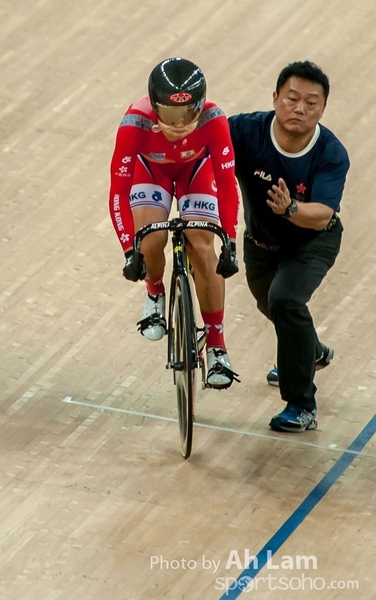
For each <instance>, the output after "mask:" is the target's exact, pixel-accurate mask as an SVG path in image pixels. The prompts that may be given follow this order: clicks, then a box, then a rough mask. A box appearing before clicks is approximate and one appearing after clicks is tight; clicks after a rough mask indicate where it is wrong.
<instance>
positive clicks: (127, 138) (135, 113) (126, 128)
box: [109, 97, 239, 250]
mask: <svg viewBox="0 0 376 600" xmlns="http://www.w3.org/2000/svg"><path fill="white" fill-rule="evenodd" d="M138 155H139V156H141V157H142V158H143V160H146V161H147V162H150V163H157V164H158V165H159V166H160V168H162V169H164V168H165V170H166V171H167V172H168V171H169V165H171V163H174V164H175V165H179V164H181V165H184V164H185V163H191V161H195V160H196V161H197V160H200V159H202V158H203V157H205V156H208V155H209V156H210V159H211V163H212V167H213V173H214V177H215V184H216V188H217V190H216V194H217V197H218V212H219V217H220V221H221V225H222V227H223V229H224V230H225V231H226V233H227V234H228V235H229V236H230V238H235V237H236V229H237V223H238V213H239V191H238V186H237V182H236V178H235V160H234V151H233V147H232V142H231V137H230V131H229V126H228V121H227V118H226V116H225V114H224V113H223V111H222V110H221V109H220V108H218V106H216V105H215V104H214V103H213V102H209V101H206V102H205V105H204V108H203V111H202V113H201V115H200V117H199V120H198V123H197V127H196V129H195V130H194V131H192V132H191V133H189V134H188V135H187V136H186V137H185V138H183V139H180V140H177V141H174V142H171V141H169V140H167V138H166V137H165V136H164V134H163V132H162V131H160V130H159V128H158V119H157V114H156V113H155V111H154V110H153V108H152V106H151V104H150V101H149V99H148V98H147V97H146V98H143V99H141V100H139V101H138V102H135V103H134V104H132V105H131V106H130V107H129V108H128V110H127V112H126V113H125V115H124V118H123V120H122V122H121V123H120V126H119V129H118V132H117V137H116V144H115V149H114V153H113V156H112V161H111V188H110V202H109V207H110V215H111V219H112V223H113V226H114V228H115V231H116V233H117V235H118V238H119V241H120V243H121V245H122V248H123V250H127V249H130V248H131V247H132V244H133V237H134V233H135V232H134V226H133V218H132V212H131V208H130V192H131V188H132V183H133V177H134V172H135V165H136V158H137V156H138Z"/></svg>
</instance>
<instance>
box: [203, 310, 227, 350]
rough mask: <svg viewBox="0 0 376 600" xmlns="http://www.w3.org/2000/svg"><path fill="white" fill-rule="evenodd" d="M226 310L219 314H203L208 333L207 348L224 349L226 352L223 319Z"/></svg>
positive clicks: (220, 311)
mask: <svg viewBox="0 0 376 600" xmlns="http://www.w3.org/2000/svg"><path fill="white" fill-rule="evenodd" d="M224 312H225V310H224V308H222V309H221V310H218V311H217V312H210V313H208V312H202V311H201V315H202V319H203V321H204V326H205V331H206V347H207V348H222V350H226V345H225V340H224V337H223V317H224Z"/></svg>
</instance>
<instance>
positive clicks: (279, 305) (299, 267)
mask: <svg viewBox="0 0 376 600" xmlns="http://www.w3.org/2000/svg"><path fill="white" fill-rule="evenodd" d="M342 232H343V227H342V223H341V221H340V219H339V218H338V217H337V221H336V222H335V224H334V225H333V226H332V227H331V228H330V229H324V230H323V231H320V232H318V233H317V234H314V235H313V236H312V237H311V238H310V239H308V240H307V241H305V242H304V243H302V244H300V245H299V246H297V247H292V246H291V247H287V246H281V247H280V248H278V249H272V250H270V249H267V248H262V247H259V246H257V245H256V243H255V242H254V241H253V240H252V239H251V238H250V236H249V234H248V233H247V231H246V232H245V234H244V264H245V270H246V277H247V283H248V287H249V289H250V291H251V293H252V295H253V296H254V297H255V299H256V302H257V307H258V309H259V310H260V311H261V312H262V313H263V314H264V315H265V316H266V317H268V319H270V320H271V321H272V322H273V324H274V327H275V331H276V335H277V366H278V377H279V388H280V392H281V398H282V399H283V400H285V401H286V402H289V403H291V404H295V405H297V406H300V407H302V408H305V409H306V410H309V411H311V410H312V409H313V408H314V407H315V405H316V400H315V393H316V390H317V388H316V386H315V384H314V381H313V380H314V376H315V362H316V360H317V359H319V358H320V357H321V355H322V346H321V344H320V341H319V339H318V336H317V333H316V330H315V327H314V324H313V320H312V316H311V314H310V312H309V310H308V306H307V303H308V302H309V300H310V299H311V296H312V294H313V293H314V291H315V290H316V289H317V288H318V287H319V286H320V284H321V282H322V280H323V278H324V277H325V275H326V274H327V272H328V271H329V269H330V268H331V267H332V266H333V265H334V262H335V260H336V258H337V255H338V253H339V250H340V247H341V239H342Z"/></svg>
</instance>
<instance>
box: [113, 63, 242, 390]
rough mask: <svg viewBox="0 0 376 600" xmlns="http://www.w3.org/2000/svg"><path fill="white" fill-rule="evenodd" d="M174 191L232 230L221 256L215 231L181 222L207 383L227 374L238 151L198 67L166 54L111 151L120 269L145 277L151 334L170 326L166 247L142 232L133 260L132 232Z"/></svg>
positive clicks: (190, 212)
mask: <svg viewBox="0 0 376 600" xmlns="http://www.w3.org/2000/svg"><path fill="white" fill-rule="evenodd" d="M173 196H175V197H176V199H177V206H178V210H179V213H180V216H181V217H182V218H183V219H187V220H204V221H206V220H207V221H212V222H218V221H220V223H221V226H222V227H223V228H224V230H225V231H226V233H228V235H229V237H230V240H231V261H226V262H225V260H224V258H223V256H222V253H221V254H220V256H219V259H218V257H217V255H216V252H215V248H214V234H212V233H210V232H208V231H203V230H190V231H189V232H186V237H187V253H188V256H189V259H190V262H191V264H192V267H193V272H194V280H195V286H196V292H197V298H198V302H199V306H200V311H201V315H202V318H203V322H204V325H205V329H206V333H207V346H206V347H207V368H208V375H207V384H208V385H209V386H211V387H214V388H218V389H222V388H227V387H229V386H230V385H231V384H232V381H233V379H234V377H236V373H234V371H233V370H232V368H231V364H230V360H229V356H228V353H227V348H226V345H225V340H224V331H223V322H224V302H225V282H224V279H225V278H227V277H231V276H232V275H234V274H235V273H237V272H238V270H239V269H238V262H237V257H236V245H235V242H236V229H237V222H238V212H239V197H240V196H239V189H238V186H237V182H236V178H235V170H234V152H233V147H232V143H231V138H230V132H229V126H228V121H227V118H226V116H225V115H224V113H223V111H222V110H221V109H220V108H219V107H218V106H216V104H214V103H213V102H210V101H208V100H207V99H206V81H205V77H204V74H203V72H202V71H201V69H200V68H199V67H198V66H197V65H195V64H194V63H192V62H191V61H189V60H186V59H184V58H180V57H175V58H168V59H166V60H164V61H162V62H161V63H159V64H158V65H156V67H154V69H153V70H152V72H151V74H150V76H149V84H148V96H146V97H144V98H142V99H140V100H138V101H137V102H135V103H133V104H131V105H130V107H129V108H128V110H127V111H126V113H125V115H124V118H123V120H122V121H121V123H120V126H119V129H118V132H117V137H116V143H115V149H114V153H113V156H112V161H111V188H110V199H109V207H110V214H111V219H112V222H113V226H114V228H115V231H116V233H117V235H118V238H119V241H120V243H121V246H122V249H123V251H124V255H125V266H124V269H123V275H124V277H125V278H126V279H128V280H130V281H138V280H140V279H145V283H146V300H145V306H144V310H143V313H142V318H141V320H140V321H139V322H138V323H137V325H138V326H139V331H140V332H141V334H142V335H143V336H145V337H146V338H147V339H149V340H160V339H161V338H162V337H163V336H164V335H165V333H166V319H165V286H164V283H163V275H164V270H165V254H164V248H165V246H166V243H167V239H168V234H167V231H156V232H154V233H153V234H151V235H149V236H147V238H145V239H144V240H143V242H142V253H143V258H144V264H143V265H142V266H141V268H140V269H138V270H136V269H135V266H134V263H133V239H134V233H135V231H137V230H138V229H140V227H142V226H144V225H146V224H148V223H151V222H153V221H165V220H167V218H168V215H169V214H170V211H171V205H172V199H173Z"/></svg>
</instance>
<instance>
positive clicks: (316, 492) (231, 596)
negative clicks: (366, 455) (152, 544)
mask: <svg viewBox="0 0 376 600" xmlns="http://www.w3.org/2000/svg"><path fill="white" fill-rule="evenodd" d="M375 433H376V415H374V416H373V417H372V419H371V420H370V421H369V423H368V424H367V425H366V426H365V427H364V429H363V431H361V432H360V433H359V435H358V436H357V437H356V438H355V440H354V441H353V442H352V444H350V446H349V447H348V449H347V452H346V453H344V454H342V455H341V456H340V458H339V459H338V460H337V461H336V462H335V463H334V465H333V466H332V467H331V468H330V469H329V471H328V472H327V474H326V475H324V477H323V478H322V480H321V481H320V482H319V483H318V484H317V485H316V487H314V488H313V490H312V491H311V492H310V493H309V494H308V496H307V497H306V498H305V500H303V502H302V503H301V504H300V506H298V508H297V509H296V510H295V512H293V513H292V515H291V516H290V517H289V518H288V519H287V521H285V522H284V523H283V525H282V526H281V527H280V528H279V529H278V531H276V533H275V534H274V535H273V537H271V538H270V540H269V541H268V542H267V543H266V544H265V546H264V547H263V548H262V549H261V550H260V552H259V553H258V554H257V556H256V558H257V560H255V561H252V562H251V563H250V565H249V566H248V567H247V569H244V571H243V572H242V573H241V574H240V575H239V577H238V578H237V580H236V582H234V583H233V584H231V586H230V589H228V590H227V591H226V592H225V593H224V594H223V596H221V597H220V599H219V600H235V599H236V598H238V597H239V596H240V594H241V593H242V591H243V590H244V589H245V588H246V587H247V585H249V583H250V581H251V580H252V579H254V578H255V577H256V575H258V573H259V572H260V571H261V569H262V568H263V567H264V566H265V565H266V563H267V562H268V560H270V559H271V558H272V556H273V555H274V554H275V553H276V552H277V551H278V550H279V549H280V547H281V546H282V545H283V544H284V543H285V542H286V540H287V539H288V538H289V537H290V536H291V535H292V534H293V533H294V532H295V531H296V529H297V528H298V527H299V525H300V524H301V523H302V522H303V521H304V519H305V518H306V517H307V516H308V515H309V513H310V512H312V510H313V509H314V508H315V506H316V505H317V504H318V503H319V502H320V500H321V499H322V498H323V497H324V496H325V494H327V493H328V491H329V490H330V488H331V487H332V486H333V485H334V483H335V482H336V481H338V479H339V478H340V477H341V475H342V474H343V473H344V472H345V471H346V469H347V467H349V466H350V465H351V463H352V462H353V461H354V460H355V458H356V457H357V454H350V453H348V451H349V450H350V451H355V452H360V451H361V450H362V449H363V448H364V446H365V445H366V444H367V443H368V442H369V440H370V439H371V438H372V436H373V435H374V434H375Z"/></svg>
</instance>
